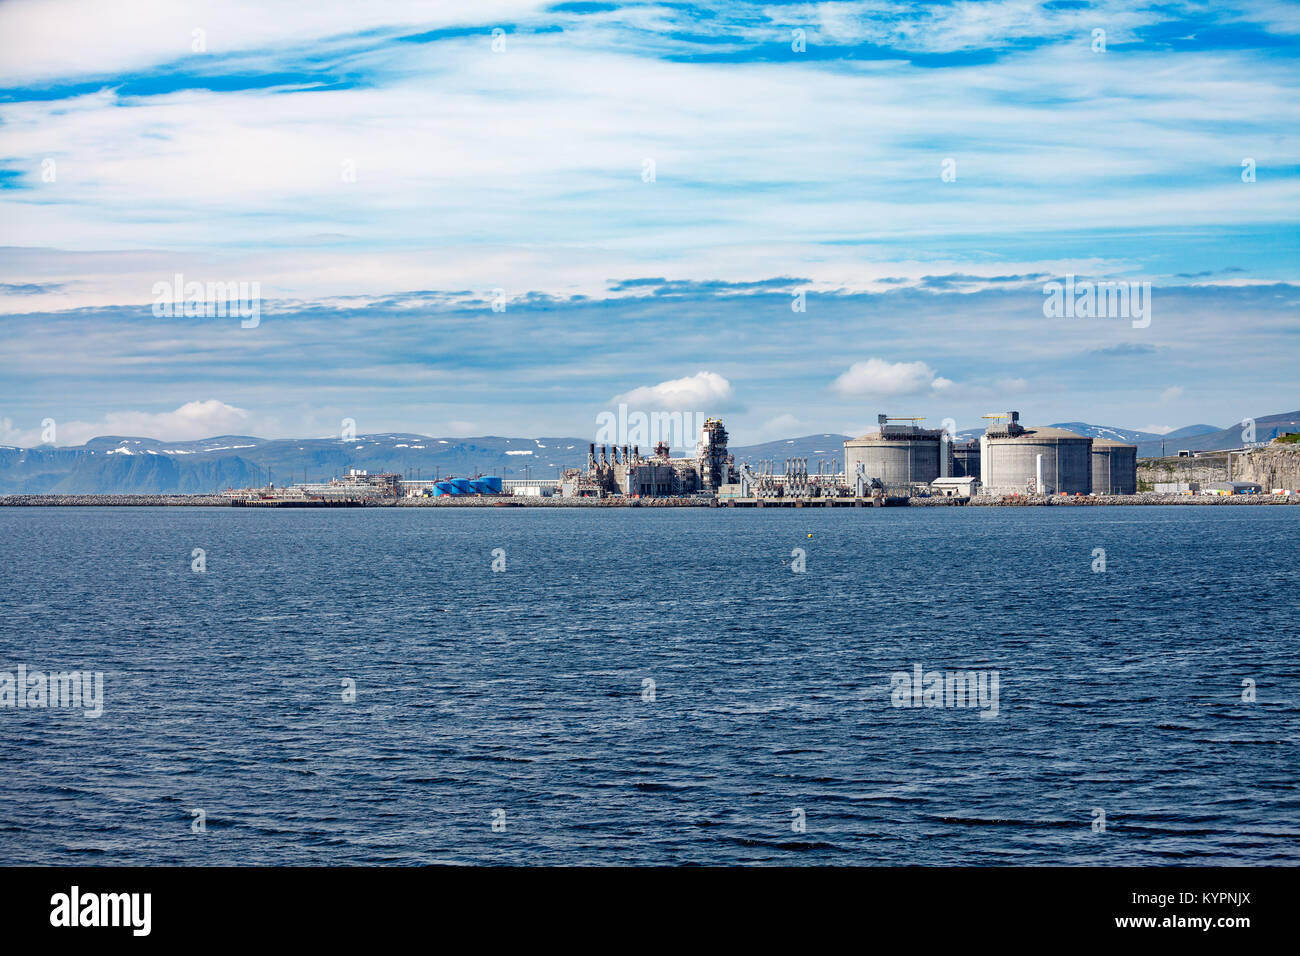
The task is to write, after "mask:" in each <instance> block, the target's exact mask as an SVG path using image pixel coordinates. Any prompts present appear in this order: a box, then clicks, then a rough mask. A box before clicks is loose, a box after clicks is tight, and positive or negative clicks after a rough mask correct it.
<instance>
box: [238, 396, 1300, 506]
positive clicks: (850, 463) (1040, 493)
mask: <svg viewBox="0 0 1300 956" xmlns="http://www.w3.org/2000/svg"><path fill="white" fill-rule="evenodd" d="M984 418H985V419H986V420H987V421H988V424H987V426H986V427H985V429H984V431H983V433H982V434H979V435H978V436H977V437H975V438H971V437H969V436H970V433H966V439H965V440H960V441H959V440H957V437H956V435H955V433H954V431H953V430H950V429H944V428H926V427H924V424H923V422H924V419H921V418H903V417H892V416H888V415H884V414H881V415H878V416H877V425H878V427H877V429H876V430H875V431H872V432H869V433H868V434H865V435H861V436H859V437H857V438H850V439H848V440H846V441H845V442H844V458H843V463H844V464H843V467H842V468H840V467H838V460H837V459H836V458H830V459H821V460H819V461H817V462H816V467H815V470H814V468H813V467H810V463H809V460H808V459H806V458H798V457H794V458H786V459H784V460H765V461H754V462H751V461H743V462H740V463H737V462H736V460H735V456H734V455H733V454H732V453H731V452H730V451H729V450H728V447H727V443H728V437H729V436H728V434H727V429H726V428H725V426H724V425H723V423H722V421H721V420H720V419H717V418H707V419H705V420H704V421H703V423H702V425H701V428H700V434H699V438H698V441H697V442H696V445H695V449H694V453H693V454H688V455H682V456H679V457H674V456H673V455H672V453H671V449H670V448H669V446H668V444H667V442H662V441H661V442H659V443H657V444H656V445H655V448H654V453H653V454H652V455H649V456H647V455H643V454H642V452H641V449H640V447H639V446H638V445H628V444H625V445H621V446H619V445H605V444H602V445H597V444H596V443H594V442H593V443H591V444H589V445H588V446H587V463H586V467H585V468H569V469H568V470H566V471H564V472H563V473H562V474H561V475H560V476H559V477H556V478H535V479H534V478H523V479H520V478H515V479H503V478H501V477H498V476H495V475H467V476H464V477H456V476H448V477H445V478H436V479H433V480H411V479H410V477H409V476H408V477H405V478H404V477H403V476H402V475H400V474H388V473H383V474H369V473H367V472H365V471H360V470H355V469H354V470H351V471H350V472H349V473H348V474H347V475H344V476H342V477H339V478H334V479H333V480H331V481H329V482H324V483H314V484H309V483H302V484H295V485H291V486H289V487H287V488H276V487H274V486H268V487H266V488H245V489H239V490H231V491H227V492H226V493H225V497H226V498H227V499H229V500H230V501H231V503H232V504H235V505H243V506H257V505H265V506H283V507H295V506H297V507H320V506H355V505H366V504H396V503H399V502H404V503H408V504H419V503H424V502H417V501H411V500H410V499H429V501H428V502H427V503H430V504H432V503H446V504H494V503H495V504H507V503H511V502H510V501H509V500H508V499H525V500H524V501H522V502H514V503H527V501H526V499H529V498H532V499H542V498H545V499H552V498H555V499H588V500H587V501H586V502H585V503H588V504H600V503H606V504H618V503H637V502H640V501H642V500H643V499H650V501H649V502H648V503H654V502H655V501H659V502H660V503H663V504H673V503H677V504H703V505H714V506H717V505H721V506H726V507H817V506H822V507H861V506H864V505H866V506H888V505H902V504H915V503H934V504H966V503H977V504H983V503H999V502H1003V503H1006V502H1011V503H1014V502H1016V501H1022V502H1032V501H1043V500H1053V499H1055V500H1060V497H1061V496H1069V497H1070V498H1072V499H1076V498H1082V497H1085V496H1086V497H1088V498H1091V499H1097V498H1100V497H1111V496H1133V495H1137V494H1138V493H1139V491H1140V488H1139V482H1138V457H1137V451H1138V449H1137V446H1136V445H1132V444H1127V443H1124V442H1117V441H1111V440H1107V439H1102V438H1091V437H1088V436H1086V435H1080V434H1077V433H1075V432H1072V431H1069V430H1066V429H1063V428H1059V427H1055V426H1050V425H1024V424H1022V423H1021V421H1020V413H1019V412H1016V411H1007V412H996V413H993V414H989V415H985V416H984ZM1232 454H1233V453H1228V474H1227V479H1228V480H1227V481H1225V482H1218V483H1207V486H1206V488H1205V489H1204V490H1202V488H1201V487H1200V485H1199V484H1198V483H1196V482H1193V481H1188V482H1151V481H1150V480H1148V482H1147V484H1145V485H1144V487H1145V488H1146V489H1148V492H1150V493H1154V494H1164V495H1187V494H1215V495H1242V494H1259V493H1261V492H1263V491H1264V490H1265V489H1264V488H1263V487H1262V486H1261V485H1259V484H1258V483H1257V482H1249V481H1235V482H1234V481H1233V480H1232V479H1233V478H1234V477H1236V476H1234V475H1233V474H1232V468H1231V464H1232V457H1231V456H1232ZM1153 485H1154V487H1153ZM1276 493H1278V494H1288V493H1289V492H1287V490H1286V489H1281V490H1278V491H1277V492H1276ZM484 499H486V500H484ZM943 499H948V500H943ZM1166 500H1167V499H1166ZM537 503H550V502H540V501H539V502H537ZM554 503H555V504H561V503H563V501H562V500H557V501H555V502H554ZM574 503H584V502H579V501H576V500H575V502H574Z"/></svg>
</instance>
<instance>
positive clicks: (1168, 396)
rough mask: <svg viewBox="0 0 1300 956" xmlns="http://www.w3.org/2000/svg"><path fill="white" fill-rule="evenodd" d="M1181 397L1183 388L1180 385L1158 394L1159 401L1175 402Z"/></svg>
mask: <svg viewBox="0 0 1300 956" xmlns="http://www.w3.org/2000/svg"><path fill="white" fill-rule="evenodd" d="M1182 397H1183V387H1182V386H1181V385H1171V386H1169V388H1167V389H1165V390H1164V391H1163V392H1161V393H1160V401H1162V402H1176V401H1178V400H1179V399H1180V398H1182Z"/></svg>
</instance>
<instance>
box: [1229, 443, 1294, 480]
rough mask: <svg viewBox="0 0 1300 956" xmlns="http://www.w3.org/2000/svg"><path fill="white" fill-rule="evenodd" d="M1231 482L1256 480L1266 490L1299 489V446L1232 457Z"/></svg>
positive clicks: (1255, 451) (1271, 448)
mask: <svg viewBox="0 0 1300 956" xmlns="http://www.w3.org/2000/svg"><path fill="white" fill-rule="evenodd" d="M1232 479H1233V481H1257V482H1259V483H1260V484H1261V485H1263V486H1264V490H1265V491H1272V490H1273V489H1274V488H1289V489H1291V490H1292V491H1296V490H1300V445H1294V444H1292V445H1269V446H1268V447H1267V448H1257V449H1255V450H1253V451H1249V452H1247V453H1246V454H1244V455H1233V456H1232Z"/></svg>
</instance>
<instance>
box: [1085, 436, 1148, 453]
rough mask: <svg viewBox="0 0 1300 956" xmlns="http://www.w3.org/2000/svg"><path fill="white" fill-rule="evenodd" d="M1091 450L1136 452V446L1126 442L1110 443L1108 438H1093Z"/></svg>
mask: <svg viewBox="0 0 1300 956" xmlns="http://www.w3.org/2000/svg"><path fill="white" fill-rule="evenodd" d="M1092 447H1093V448H1132V449H1133V450H1134V451H1137V445H1135V444H1133V443H1132V442H1128V441H1112V440H1111V439H1109V438H1094V439H1093V440H1092Z"/></svg>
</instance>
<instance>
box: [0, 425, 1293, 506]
mask: <svg viewBox="0 0 1300 956" xmlns="http://www.w3.org/2000/svg"><path fill="white" fill-rule="evenodd" d="M1054 426H1055V427H1058V428H1067V429H1069V430H1071V431H1075V432H1078V433H1079V434H1081V435H1088V436H1091V437H1094V438H1108V439H1111V440H1114V441H1125V442H1131V443H1135V444H1137V446H1138V454H1139V456H1141V457H1154V456H1157V455H1160V454H1162V453H1168V454H1171V455H1172V454H1176V453H1177V452H1178V450H1180V449H1191V450H1194V451H1208V450H1217V449H1225V448H1240V447H1241V446H1242V444H1243V438H1242V432H1243V429H1242V426H1241V425H1240V424H1234V425H1232V426H1230V427H1228V428H1219V427H1217V426H1214V425H1189V426H1187V427H1186V428H1180V429H1178V430H1177V431H1173V432H1169V433H1168V434H1165V435H1158V434H1155V433H1152V432H1143V431H1135V430H1133V429H1127V428H1114V427H1110V426H1103V425H1090V424H1088V423H1086V422H1057V423H1054ZM1298 430H1300V411H1296V412H1287V413H1284V414H1278V415H1267V416H1263V417H1260V418H1257V419H1256V420H1255V440H1256V441H1268V440H1269V439H1271V438H1274V437H1276V436H1277V435H1279V434H1282V433H1284V432H1287V431H1298ZM981 431H982V429H967V430H965V431H961V432H959V433H958V437H959V438H963V439H965V438H972V437H976V436H978V435H979V434H980V433H981ZM847 437H848V436H846V435H837V434H830V433H823V434H820V435H805V436H803V437H800V438H788V439H783V440H780V441H771V442H764V443H762V444H758V445H741V446H734V445H733V446H732V448H731V451H732V453H733V454H734V455H735V457H736V460H737V461H745V460H748V461H752V462H757V461H760V460H775V461H776V462H777V468H778V470H779V469H780V468H781V467H782V462H783V461H784V459H786V458H806V459H808V466H809V469H810V470H812V471H816V470H817V468H818V463H819V460H820V461H822V462H824V467H825V469H826V470H827V471H830V470H831V469H832V461H833V462H834V464H835V465H836V466H837V467H838V468H842V467H843V459H844V448H843V443H844V441H845V439H846V438H847ZM643 451H644V449H643ZM676 453H677V454H681V453H682V452H676ZM586 460H587V440H584V439H581V438H572V437H570V438H503V437H498V436H484V437H479V438H430V437H428V436H426V435H414V434H403V433H392V434H379V435H359V436H357V437H356V438H349V439H341V438H303V439H265V438H256V437H253V436H249V435H222V436H218V437H215V438H204V439H200V440H198V441H159V440H158V439H154V438H134V437H121V436H104V437H100V438H92V439H91V440H90V441H88V442H86V443H85V444H84V445H77V446H63V447H56V446H52V445H41V446H37V447H35V448H16V447H10V446H0V494H60V493H63V494H162V493H180V494H187V493H188V494H200V493H210V492H213V491H220V490H224V489H226V488H242V487H249V486H253V485H261V484H265V483H266V482H267V481H268V480H269V481H273V482H275V483H276V484H277V485H283V484H290V483H292V482H295V481H304V480H306V481H328V480H329V479H330V478H333V477H336V476H339V475H343V474H346V472H347V471H348V470H349V469H351V468H358V469H365V470H367V471H369V472H371V473H375V472H397V473H400V474H402V475H409V476H410V477H412V478H416V477H422V478H434V477H447V476H449V475H475V474H495V475H501V476H503V477H506V478H523V477H526V476H531V477H545V478H554V477H556V476H557V475H558V474H559V473H560V471H562V470H563V469H564V468H575V467H581V466H582V465H584V464H585V463H586Z"/></svg>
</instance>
